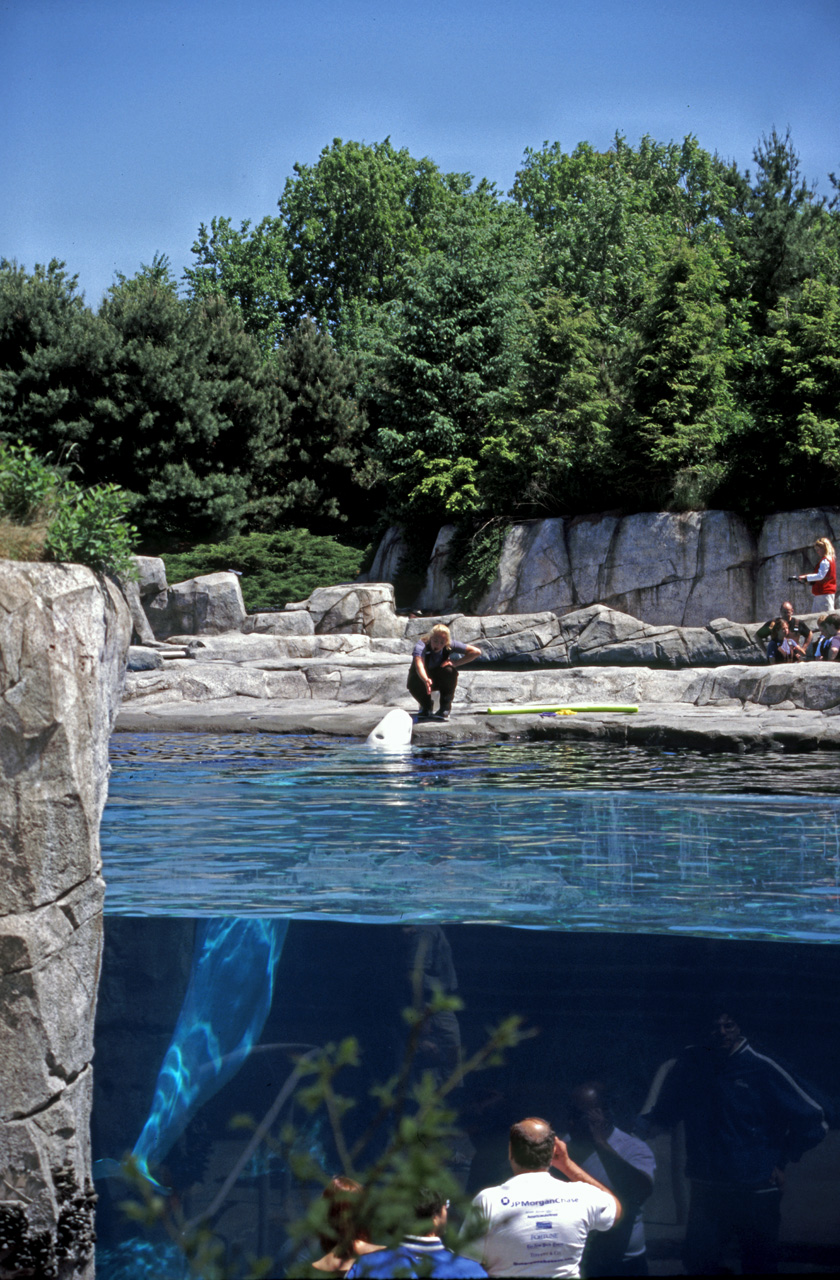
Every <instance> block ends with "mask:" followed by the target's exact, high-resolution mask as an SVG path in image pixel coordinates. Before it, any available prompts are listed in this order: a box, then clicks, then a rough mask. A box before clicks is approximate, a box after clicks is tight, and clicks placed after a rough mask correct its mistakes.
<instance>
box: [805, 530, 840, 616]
mask: <svg viewBox="0 0 840 1280" xmlns="http://www.w3.org/2000/svg"><path fill="white" fill-rule="evenodd" d="M814 548H815V550H817V551H819V553H820V556H821V559H820V562H819V564H818V565H817V567H816V569H815V570H814V572H813V573H799V574H797V575H796V578H797V582H810V584H811V591H812V593H813V595H815V596H816V597H817V604H818V605H821V606H824V607H825V608H826V609H827V610H828V612H829V613H833V612H834V596H835V593H836V591H837V556H836V554H835V551H834V547H833V546H832V545H831V543H830V542H829V540H828V538H817V540H816V542H815V543H814Z"/></svg>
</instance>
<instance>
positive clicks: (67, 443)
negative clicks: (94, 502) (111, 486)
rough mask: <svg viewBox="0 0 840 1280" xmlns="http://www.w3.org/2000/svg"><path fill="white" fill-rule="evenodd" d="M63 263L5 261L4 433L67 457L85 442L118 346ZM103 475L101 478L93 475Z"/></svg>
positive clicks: (0, 325)
mask: <svg viewBox="0 0 840 1280" xmlns="http://www.w3.org/2000/svg"><path fill="white" fill-rule="evenodd" d="M115 345H116V344H115V341H114V336H113V334H112V332H111V330H110V329H109V327H108V325H107V324H106V323H104V322H103V321H102V320H101V319H100V318H98V317H96V316H94V315H93V314H92V313H91V312H90V311H89V310H88V308H87V307H86V306H85V304H84V298H83V297H82V295H81V294H80V293H79V292H78V285H77V277H76V276H70V275H68V274H67V272H66V271H65V268H64V263H62V262H59V261H58V260H57V259H53V260H52V261H51V262H50V264H49V266H47V267H44V266H41V265H36V267H35V270H34V272H33V273H32V274H31V275H29V274H27V272H26V271H25V270H24V268H23V267H19V266H18V265H17V264H16V263H14V262H9V261H7V260H6V259H5V258H4V259H2V261H0V434H2V436H4V437H5V438H6V439H9V440H14V439H20V440H23V441H26V442H27V443H28V444H29V445H31V447H32V448H33V449H34V450H35V451H36V453H38V454H40V455H42V456H47V455H52V456H54V457H59V456H60V457H62V458H65V459H66V458H67V457H68V456H70V454H71V453H72V451H73V450H74V449H75V450H76V451H78V449H79V448H80V447H83V446H84V443H85V441H86V440H87V439H88V437H89V435H90V433H91V431H92V429H93V420H94V418H95V415H96V404H97V402H98V401H99V400H100V399H101V398H102V396H103V395H104V383H105V378H106V375H107V371H108V370H109V368H110V367H111V363H112V360H113V353H114V348H115ZM93 478H96V477H93Z"/></svg>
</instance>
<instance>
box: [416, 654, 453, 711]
mask: <svg viewBox="0 0 840 1280" xmlns="http://www.w3.org/2000/svg"><path fill="white" fill-rule="evenodd" d="M429 678H430V680H431V682H432V689H433V690H436V691H437V692H438V693H439V694H440V709H441V711H451V710H452V699H453V698H454V697H455V689H456V687H457V685H458V671H457V668H456V667H433V668H432V670H431V671H430V672H429ZM405 686H406V688H407V689H408V692H409V693H410V694H411V696H412V698H415V699H416V700H417V702H419V703H420V710H421V711H431V709H432V699H431V698H430V697H429V695H428V694H427V693H426V686H425V684H424V683H423V681H422V680H421V679H420V676H419V675H418V674H417V668H416V667H415V665H414V663H413V662H412V664H411V666H410V668H409V671H408V679H407V680H406V682H405Z"/></svg>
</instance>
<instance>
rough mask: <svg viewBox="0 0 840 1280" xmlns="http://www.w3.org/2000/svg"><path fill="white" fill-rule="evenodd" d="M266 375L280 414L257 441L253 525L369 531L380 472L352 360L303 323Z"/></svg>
mask: <svg viewBox="0 0 840 1280" xmlns="http://www.w3.org/2000/svg"><path fill="white" fill-rule="evenodd" d="M273 370H274V372H275V376H276V379H277V383H278V386H279V389H280V393H281V396H282V408H281V413H280V417H279V420H278V427H277V430H276V431H275V432H274V433H273V434H269V433H264V434H263V435H262V436H261V438H260V440H259V442H258V449H257V453H256V457H255V473H254V486H253V492H254V500H253V502H252V505H251V511H252V515H253V519H254V520H255V521H256V522H257V523H258V524H259V525H260V526H261V527H263V528H276V527H277V525H278V524H281V523H282V524H288V523H305V524H307V525H308V526H309V527H310V528H312V529H314V530H316V531H320V532H325V531H327V530H328V529H330V528H334V527H335V526H336V524H337V523H339V524H340V523H343V522H346V521H347V520H348V519H350V520H352V521H353V523H354V524H357V525H361V526H366V525H369V524H370V523H372V519H373V518H374V513H373V512H372V510H371V491H372V490H373V489H375V486H376V484H377V481H378V479H379V470H378V468H377V466H376V464H375V462H374V460H373V458H372V456H371V453H370V448H369V441H368V437H369V430H368V423H367V418H366V416H365V413H364V411H363V409H362V408H361V407H360V405H359V403H358V401H357V399H356V395H355V392H356V386H357V381H358V369H357V364H356V361H355V359H354V358H353V357H350V356H342V355H341V354H340V353H339V352H338V351H337V350H336V348H335V344H334V343H333V341H332V339H331V338H330V336H329V335H328V334H327V333H325V332H323V331H322V330H321V329H319V328H318V326H317V325H315V324H314V323H313V322H312V321H311V320H309V319H304V320H302V321H301V322H300V323H299V324H298V326H297V327H296V329H295V330H294V331H293V332H292V333H291V334H290V335H289V336H288V337H287V338H286V340H285V341H284V342H283V344H282V345H281V347H280V348H279V350H278V352H277V354H276V357H275V359H274V362H273Z"/></svg>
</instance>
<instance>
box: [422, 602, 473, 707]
mask: <svg viewBox="0 0 840 1280" xmlns="http://www.w3.org/2000/svg"><path fill="white" fill-rule="evenodd" d="M480 654H481V650H480V649H478V648H476V646H475V645H474V644H462V643H461V642H460V640H453V639H452V636H451V634H450V631H449V627H446V626H444V625H443V623H442V622H439V623H437V625H436V626H434V627H432V629H431V631H430V632H429V634H428V635H427V636H423V638H422V639H421V640H418V641H417V644H416V645H415V646H414V650H413V652H412V657H411V668H410V670H409V672H408V681H407V682H406V687H407V689H408V692H409V693H410V694H411V696H412V698H415V699H416V700H417V702H419V703H420V715H419V717H418V719H420V720H430V719H432V690H437V692H439V693H440V709H439V711H438V713H437V715H436V716H435V717H434V718H435V719H436V720H448V719H449V713H450V711H451V710H452V700H453V698H454V697H455V689H456V686H457V684H458V671H457V668H458V667H463V666H466V664H467V663H468V662H473V661H474V660H475V659H476V658H477V657H479V655H480Z"/></svg>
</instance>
